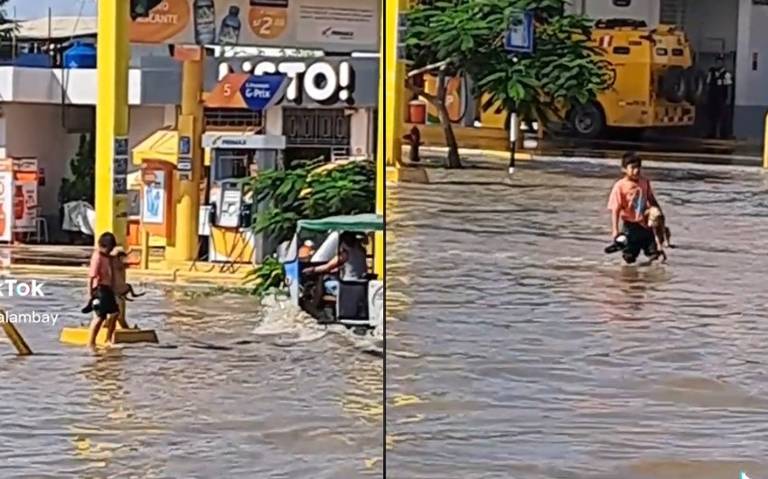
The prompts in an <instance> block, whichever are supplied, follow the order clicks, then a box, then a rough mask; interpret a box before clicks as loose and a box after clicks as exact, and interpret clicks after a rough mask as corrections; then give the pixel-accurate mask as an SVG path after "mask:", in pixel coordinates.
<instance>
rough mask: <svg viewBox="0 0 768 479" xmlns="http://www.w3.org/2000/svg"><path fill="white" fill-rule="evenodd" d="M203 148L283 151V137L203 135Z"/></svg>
mask: <svg viewBox="0 0 768 479" xmlns="http://www.w3.org/2000/svg"><path fill="white" fill-rule="evenodd" d="M203 148H227V149H246V150H284V149H285V137H284V136H282V135H222V134H216V133H206V134H204V135H203Z"/></svg>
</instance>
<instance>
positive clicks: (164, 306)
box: [0, 282, 383, 479]
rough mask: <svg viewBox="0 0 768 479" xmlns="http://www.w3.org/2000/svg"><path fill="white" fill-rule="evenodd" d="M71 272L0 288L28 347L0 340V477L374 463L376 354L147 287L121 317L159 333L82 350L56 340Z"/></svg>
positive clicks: (340, 469) (76, 286) (164, 475)
mask: <svg viewBox="0 0 768 479" xmlns="http://www.w3.org/2000/svg"><path fill="white" fill-rule="evenodd" d="M84 290H85V283H84V282H50V283H47V284H46V285H45V288H44V291H45V294H46V297H44V298H35V299H30V298H7V297H5V298H3V299H2V307H3V308H5V309H6V310H7V311H10V312H14V313H31V312H32V311H36V312H39V313H48V314H51V313H60V314H61V315H62V316H61V318H59V321H58V324H57V325H56V326H55V327H54V326H52V325H51V324H20V325H19V329H20V330H21V331H22V332H23V334H24V336H25V338H26V339H27V341H28V342H29V344H30V346H31V347H32V348H33V350H34V351H35V352H36V353H37V354H36V355H34V356H32V357H27V358H18V357H15V356H14V355H13V354H12V350H11V347H10V345H9V344H7V343H6V342H5V341H4V338H0V339H3V341H1V342H0V355H1V357H2V359H3V366H2V367H0V477H1V478H3V479H17V478H18V479H22V478H24V479H27V478H36V479H45V478H51V479H54V478H55V479H68V478H72V479H75V478H77V479H83V478H94V479H95V478H100V479H118V478H137V479H139V478H140V479H149V478H157V479H178V478H185V479H187V478H190V479H192V478H194V479H209V478H227V479H229V478H242V479H252V478H261V477H264V478H266V477H274V478H298V477H312V478H328V479H330V478H356V477H381V476H382V471H383V464H382V460H381V459H382V449H383V439H382V434H381V431H382V421H383V419H382V404H381V400H382V395H383V371H382V368H383V363H382V360H381V357H380V356H379V357H377V356H373V355H371V354H368V353H366V352H365V348H364V347H361V346H360V344H358V343H357V342H356V340H355V339H354V338H350V337H348V336H347V335H344V334H335V333H329V332H327V331H324V330H322V329H319V328H317V327H316V326H314V325H313V324H311V323H309V322H305V323H301V322H296V321H295V319H296V318H292V317H287V316H285V317H284V316H283V315H282V313H281V312H279V311H276V310H271V309H269V308H266V309H264V308H261V307H259V306H258V305H257V304H256V303H254V302H253V301H252V300H250V299H248V298H243V297H240V296H234V295H228V296H214V297H205V296H198V297H190V296H189V295H186V294H184V293H183V292H182V291H179V290H176V291H174V290H166V291H161V290H155V289H153V290H150V291H149V294H148V295H147V296H146V297H144V298H141V299H140V300H137V301H136V302H134V303H131V304H130V306H129V307H130V308H131V309H130V313H129V316H130V317H129V321H131V322H138V324H139V325H141V326H142V327H144V328H154V329H156V330H157V332H158V335H159V337H160V341H161V344H159V345H156V346H153V345H130V346H123V347H118V348H115V349H112V350H109V351H102V352H100V353H98V354H93V353H92V352H90V351H88V350H87V349H86V348H81V347H72V346H65V345H62V344H60V343H59V342H58V334H59V330H60V328H61V327H62V326H63V325H69V326H72V325H77V324H78V323H79V322H80V321H85V320H86V319H87V318H85V317H83V316H82V315H81V314H80V313H79V309H80V308H81V307H82V306H83V304H82V302H83V292H84Z"/></svg>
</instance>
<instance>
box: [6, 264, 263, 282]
mask: <svg viewBox="0 0 768 479" xmlns="http://www.w3.org/2000/svg"><path fill="white" fill-rule="evenodd" d="M5 271H8V272H10V273H16V274H27V275H32V274H38V275H41V276H43V275H50V276H58V277H62V276H63V277H67V278H77V277H80V278H83V279H85V278H86V276H87V275H88V268H87V267H84V266H54V265H11V266H10V267H9V268H5ZM248 271H250V267H249V266H248V267H243V268H241V270H240V271H238V272H237V273H217V272H198V271H182V270H180V269H178V268H174V269H167V270H153V269H128V279H129V280H134V281H135V280H142V279H151V280H161V281H170V282H174V283H178V282H185V281H187V282H188V281H198V282H206V283H211V284H216V285H230V286H231V285H233V284H237V285H242V284H243V282H244V281H245V275H246V274H247V273H248Z"/></svg>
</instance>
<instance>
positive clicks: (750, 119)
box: [734, 0, 768, 138]
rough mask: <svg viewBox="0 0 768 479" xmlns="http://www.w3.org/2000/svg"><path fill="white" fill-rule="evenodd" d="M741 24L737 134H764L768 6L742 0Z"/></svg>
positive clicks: (767, 93) (767, 103)
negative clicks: (755, 56) (755, 61)
mask: <svg viewBox="0 0 768 479" xmlns="http://www.w3.org/2000/svg"><path fill="white" fill-rule="evenodd" d="M738 25H739V27H738V28H739V37H738V47H737V52H736V101H735V111H734V131H735V132H736V135H737V136H744V137H750V138H763V134H764V129H765V115H766V112H767V111H768V88H766V85H767V84H768V29H766V28H765V25H768V6H767V5H753V4H752V0H740V3H739V21H738ZM755 54H757V65H753V57H754V55H755Z"/></svg>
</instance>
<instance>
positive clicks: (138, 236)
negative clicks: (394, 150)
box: [95, 0, 383, 271]
mask: <svg viewBox="0 0 768 479" xmlns="http://www.w3.org/2000/svg"><path fill="white" fill-rule="evenodd" d="M209 3H211V5H210V6H209V7H206V6H200V5H197V4H196V3H193V2H189V1H187V0H168V1H165V2H159V1H142V0H133V1H130V0H119V1H117V2H111V1H100V2H99V15H98V22H99V23H98V25H99V35H98V49H97V50H98V63H97V64H98V84H99V89H98V90H99V91H98V104H97V108H96V111H97V113H96V115H97V125H98V128H97V142H96V167H95V169H96V178H97V181H96V184H97V187H96V199H95V203H96V205H95V209H96V212H97V214H96V218H97V219H96V231H95V234H96V236H98V235H99V234H100V233H101V232H104V231H113V232H114V233H115V234H116V235H117V236H118V238H119V239H118V241H119V242H120V243H123V244H125V243H127V244H140V245H141V247H142V249H143V250H144V252H145V254H143V257H142V259H143V261H144V264H145V266H146V265H147V262H148V261H149V255H148V254H146V252H147V251H148V247H163V248H164V251H165V254H164V258H163V259H164V261H165V263H166V264H167V265H179V264H187V263H189V262H191V261H195V260H196V259H198V254H199V250H200V242H201V241H202V239H201V238H203V236H206V237H207V238H208V239H207V243H208V245H207V247H208V248H207V249H208V251H209V260H210V261H235V262H242V263H255V262H259V261H260V260H261V259H263V258H264V257H265V256H266V255H267V253H268V252H270V251H271V250H273V249H274V245H270V244H267V243H265V241H266V239H264V238H256V237H255V236H254V235H253V233H252V232H251V231H250V228H249V226H250V224H249V223H248V222H249V218H248V217H247V213H246V210H250V208H249V207H246V206H248V205H247V202H248V199H247V198H245V197H244V195H243V192H242V187H241V186H240V183H239V180H241V179H242V178H244V177H247V176H249V175H251V174H255V173H256V172H258V171H259V170H268V169H272V168H275V167H277V165H278V164H282V162H283V161H284V159H285V157H286V153H287V150H288V151H290V149H291V148H294V149H299V148H301V149H303V150H306V149H308V148H315V149H316V150H317V149H319V147H320V146H322V147H323V149H322V151H323V152H324V151H328V153H327V156H328V157H329V159H334V158H336V156H335V155H341V157H352V156H354V155H355V154H361V155H365V154H366V153H371V154H372V153H373V152H372V151H370V145H372V144H378V145H381V144H382V142H381V141H377V140H376V139H371V138H369V136H372V133H371V134H370V135H369V132H371V131H372V128H371V126H372V125H373V124H374V123H375V119H374V118H372V116H373V115H374V113H373V112H374V111H375V109H376V108H375V106H376V105H375V102H376V100H378V98H377V97H378V96H379V95H375V94H374V93H373V91H371V93H370V94H368V96H369V97H370V98H369V99H368V100H367V102H365V106H364V107H361V106H360V105H352V106H347V104H352V103H353V99H352V98H351V97H352V95H353V94H354V95H355V96H357V97H358V98H356V100H359V99H360V98H359V97H360V96H361V95H360V93H359V92H357V91H354V86H355V85H354V83H353V82H354V81H355V77H356V76H358V75H359V70H360V68H359V67H357V68H353V67H351V66H350V65H352V66H354V65H358V64H359V63H360V61H361V60H355V59H354V58H352V59H351V62H350V61H345V60H343V58H342V60H341V61H338V60H336V61H333V60H326V59H324V58H323V59H320V61H314V62H308V63H306V64H304V63H297V62H294V63H290V62H281V63H278V62H269V61H260V62H258V63H256V62H254V63H250V62H249V66H250V71H248V68H246V66H245V63H243V68H242V70H243V73H240V72H238V71H237V69H236V68H229V70H228V71H227V70H226V69H225V71H224V72H223V74H219V72H210V71H208V72H206V71H205V69H206V65H210V62H209V61H208V60H209V59H208V58H206V53H205V48H204V47H210V46H215V45H227V46H244V47H248V46H261V47H269V46H281V47H284V46H290V47H294V48H314V49H317V48H318V47H321V48H323V49H324V50H326V51H331V52H333V54H334V55H348V54H349V53H351V52H353V51H378V49H379V40H378V29H375V28H374V29H370V28H368V27H369V26H370V25H375V24H376V18H377V15H379V11H378V9H379V7H378V5H377V3H376V2H373V1H368V2H363V3H362V4H360V3H359V2H358V3H357V4H356V5H355V7H354V10H355V15H353V16H349V13H348V9H347V10H345V8H346V7H347V6H345V5H338V2H330V1H328V2H325V3H328V5H327V6H326V7H327V8H325V13H324V14H322V15H321V14H320V12H319V11H318V10H317V9H318V6H317V5H316V3H313V4H311V5H310V4H307V5H303V4H301V3H300V2H299V3H297V4H295V5H291V6H290V7H289V6H288V4H287V2H285V4H284V5H282V4H281V5H277V4H275V2H266V3H265V2H250V3H249V2H244V1H242V2H240V3H242V4H243V5H240V6H239V7H233V8H235V9H237V8H239V10H238V11H237V12H235V11H234V10H233V9H232V8H230V6H229V5H226V6H224V5H221V6H219V5H218V4H217V5H215V6H214V5H213V3H212V2H209ZM261 3H264V5H260V4H261ZM278 3H280V2H278ZM267 4H270V5H271V6H266V5H267ZM240 12H242V13H244V14H245V16H246V17H247V20H245V21H244V22H243V24H242V25H241V24H240V20H239V18H237V17H238V14H239V13H240ZM345 12H347V13H345ZM214 18H216V19H218V20H215V21H214V20H213V19H214ZM300 19H301V20H300ZM329 19H330V20H331V21H332V22H335V24H334V25H330V26H332V27H334V28H331V29H323V28H321V27H322V26H323V22H327V21H328V20H329ZM235 20H236V21H235ZM217 21H220V22H221V28H220V31H219V33H218V37H216V29H217V28H218V27H219V25H217V24H216V22H217ZM299 22H303V23H299ZM131 43H144V44H167V45H171V46H172V50H173V53H174V57H175V58H176V59H177V60H178V61H180V62H182V64H183V66H182V88H181V89H182V94H181V106H180V109H179V115H178V120H177V122H176V128H164V129H162V130H161V131H158V132H156V133H155V134H153V135H151V136H150V137H148V138H147V139H146V140H145V141H144V142H142V143H141V144H140V145H138V146H137V147H135V148H134V149H133V151H132V152H126V151H124V148H122V147H121V145H123V144H124V143H125V138H126V137H127V135H128V131H127V130H128V102H127V77H128V64H129V60H130V58H129V56H130V49H129V47H128V46H129V45H130V44H131ZM346 58H349V57H346ZM356 62H357V63H356ZM220 66H222V65H220ZM223 66H225V67H226V66H227V65H223ZM363 69H365V68H363ZM368 71H370V72H373V70H370V69H368V70H365V73H367V72H368ZM211 73H215V74H216V75H217V76H218V79H219V80H220V81H219V83H218V84H217V85H216V87H215V88H214V89H213V91H211V92H210V93H208V94H206V93H205V92H204V90H205V89H204V83H205V77H206V75H210V74H211ZM299 74H301V77H302V79H303V81H302V82H299V81H298V80H297V77H298V76H299ZM366 79H367V78H365V77H361V78H359V79H358V80H357V82H358V83H362V82H360V80H366ZM358 90H359V88H358ZM302 95H303V100H304V102H303V103H307V102H310V103H313V104H317V105H318V106H319V107H321V108H322V107H326V106H327V105H329V104H330V102H332V101H336V102H337V104H338V110H341V111H344V112H345V113H343V114H342V117H341V118H338V117H333V118H321V119H320V120H318V121H321V122H324V123H323V124H327V123H328V122H332V123H333V122H335V124H342V125H344V126H343V127H341V128H343V129H341V130H339V129H338V128H337V129H336V130H334V134H335V136H336V137H343V138H344V139H347V138H349V141H348V145H347V146H346V147H344V145H343V144H342V145H341V147H342V148H341V149H340V148H338V147H336V146H335V145H336V144H335V143H334V142H333V141H321V140H314V141H313V142H311V144H309V145H304V144H297V145H296V146H294V147H292V146H291V138H290V137H286V135H284V134H283V133H284V131H285V125H280V123H284V122H285V121H289V119H288V114H287V112H285V114H283V115H280V116H281V118H277V116H278V115H277V114H275V113H274V112H273V111H272V110H271V108H272V107H273V106H275V103H276V101H277V100H279V99H281V98H285V99H286V101H291V102H293V103H298V101H297V100H299V101H300V100H302V98H301V97H302ZM374 95H375V96H374ZM363 96H365V95H363ZM297 97H299V98H298V99H297ZM344 102H346V103H344ZM237 103H240V104H237ZM358 103H360V102H359V101H358ZM233 106H234V107H239V111H243V110H250V111H252V112H253V117H254V118H258V121H254V122H252V123H250V124H249V123H247V122H242V123H241V125H242V126H240V127H237V128H232V127H228V128H227V127H223V128H215V127H213V128H211V127H209V126H206V125H205V124H204V108H211V109H221V108H222V107H233ZM345 106H346V110H343V107H345ZM282 109H283V110H288V108H285V107H284V108H282ZM318 110H320V108H318ZM338 110H337V111H338ZM321 111H328V110H327V109H326V110H321ZM381 113H382V112H381V111H379V114H381ZM294 115H298V116H299V117H300V115H301V112H300V111H299V112H298V113H295V112H294ZM327 116H328V115H326V117H327ZM345 117H349V119H348V120H347V121H348V123H346V124H345V123H344V120H346V119H347V118H345ZM291 119H293V117H291ZM293 121H296V120H293ZM340 122H341V123H340ZM275 123H277V126H275ZM379 124H381V123H379ZM281 126H282V127H281ZM317 143H322V144H321V145H319V146H314V145H315V144H317ZM336 143H339V142H338V141H337V142H336ZM129 157H130V159H129ZM379 158H380V157H379ZM131 160H132V161H131ZM128 163H132V164H133V165H134V166H137V167H139V168H140V171H141V174H140V181H139V183H141V194H140V199H139V201H136V198H131V201H129V191H128V190H129V181H128V171H127V170H128V168H127V166H128ZM380 163H381V165H382V167H381V168H380V170H382V171H383V161H382V162H380ZM132 176H133V178H132V180H133V181H131V182H130V183H132V184H134V183H137V181H136V175H135V174H134V175H132ZM204 182H205V183H204ZM379 189H383V183H381V182H380V184H379ZM205 190H207V192H206V194H201V192H202V191H205ZM380 196H382V197H383V192H382V193H381V194H380ZM136 203H138V204H140V205H142V206H141V211H140V212H137V211H136V209H135V208H133V207H132V206H133V205H134V204H136ZM378 208H379V211H383V206H382V205H379V206H378ZM376 251H377V253H376V264H377V265H378V266H377V270H378V271H383V266H382V265H383V259H382V258H380V256H381V252H382V251H383V250H382V248H381V247H377V248H376Z"/></svg>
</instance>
